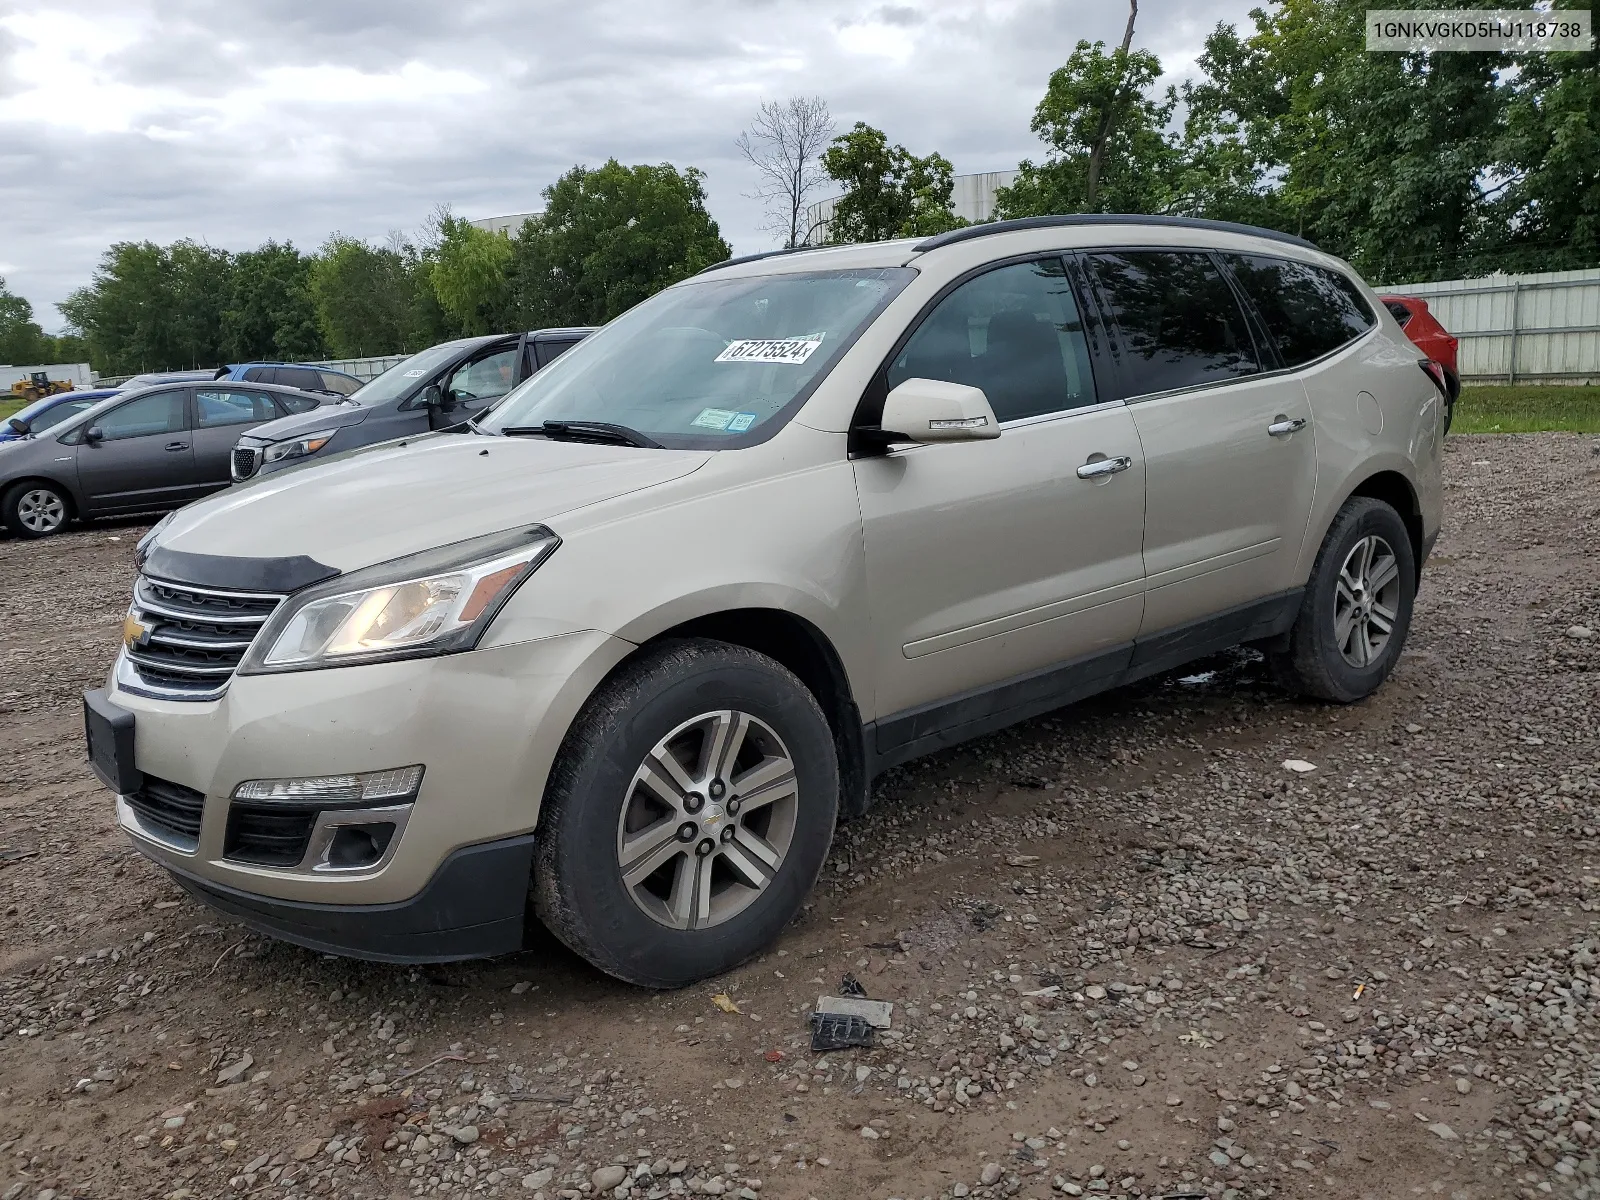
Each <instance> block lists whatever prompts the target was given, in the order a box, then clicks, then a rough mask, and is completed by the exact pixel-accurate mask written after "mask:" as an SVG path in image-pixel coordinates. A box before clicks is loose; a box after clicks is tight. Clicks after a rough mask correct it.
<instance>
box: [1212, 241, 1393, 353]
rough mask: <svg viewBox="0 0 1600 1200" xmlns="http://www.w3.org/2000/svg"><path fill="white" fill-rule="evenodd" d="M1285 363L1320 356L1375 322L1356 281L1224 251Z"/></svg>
mask: <svg viewBox="0 0 1600 1200" xmlns="http://www.w3.org/2000/svg"><path fill="white" fill-rule="evenodd" d="M1222 258H1223V260H1224V261H1225V262H1226V263H1227V264H1228V266H1229V268H1230V269H1231V270H1232V271H1233V274H1234V278H1236V279H1237V280H1238V281H1239V285H1240V286H1241V287H1242V288H1243V289H1244V292H1245V295H1247V296H1249V297H1250V302H1251V303H1252V304H1254V305H1255V306H1256V311H1257V312H1259V313H1260V314H1261V320H1262V322H1263V324H1265V325H1266V327H1267V333H1268V334H1270V335H1271V337H1272V339H1273V341H1274V342H1276V343H1277V346H1278V353H1279V354H1280V355H1282V357H1283V365H1284V366H1286V367H1298V366H1300V365H1301V364H1303V363H1308V362H1310V361H1311V360H1312V359H1315V358H1321V357H1322V356H1323V355H1324V354H1327V353H1329V352H1330V351H1333V350H1337V349H1338V348H1339V347H1340V346H1343V345H1344V344H1345V343H1347V342H1350V341H1353V340H1355V339H1356V338H1358V337H1360V336H1361V335H1362V334H1363V333H1365V332H1366V331H1367V330H1369V329H1371V328H1372V326H1373V320H1374V318H1373V315H1372V310H1371V308H1370V307H1368V305H1367V302H1366V299H1365V297H1363V296H1362V295H1361V292H1360V290H1359V289H1358V288H1357V287H1356V285H1355V283H1354V281H1352V280H1351V279H1350V278H1349V277H1347V276H1346V275H1344V274H1342V273H1341V272H1338V271H1330V270H1329V269H1328V268H1326V267H1318V266H1313V265H1312V264H1310V263H1302V262H1293V261H1291V260H1289V259H1286V258H1271V257H1268V256H1266V255H1254V254H1224V255H1223V256H1222Z"/></svg>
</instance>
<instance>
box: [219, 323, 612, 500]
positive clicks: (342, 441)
mask: <svg viewBox="0 0 1600 1200" xmlns="http://www.w3.org/2000/svg"><path fill="white" fill-rule="evenodd" d="M593 332H594V331H593V330H592V329H587V328H574V329H539V330H534V331H533V332H531V333H502V334H491V335H489V336H487V337H472V338H460V339H458V340H456V341H453V342H441V343H440V344H439V345H437V346H431V347H429V348H428V349H426V350H423V351H420V352H418V353H416V354H413V355H412V356H411V357H410V358H408V359H406V360H405V361H404V362H401V363H396V364H395V365H394V366H392V367H390V368H389V369H388V370H387V371H385V372H384V373H383V374H382V375H380V376H378V377H377V378H376V379H374V380H373V381H372V382H371V383H369V384H367V385H366V387H364V388H362V389H361V390H360V391H358V392H357V393H355V395H353V396H350V397H348V398H347V399H345V400H343V401H342V402H338V403H333V404H329V405H326V406H324V407H322V408H319V409H317V410H316V411H315V412H309V413H306V414H304V415H303V416H297V417H286V418H284V419H283V420H281V421H270V422H268V423H267V424H265V425H261V426H258V427H257V428H255V429H252V430H251V431H250V433H249V434H248V435H247V436H246V437H242V438H240V439H239V442H238V445H236V446H235V447H234V449H233V463H232V468H233V481H234V482H235V483H243V482H245V481H246V480H250V479H254V478H257V477H258V476H260V475H265V474H271V473H272V472H274V471H280V470H283V469H284V468H286V467H292V466H297V465H298V464H300V463H302V462H304V461H306V460H307V459H309V458H312V457H313V456H315V457H317V458H326V457H328V456H330V455H333V454H338V453H340V452H341V451H344V450H354V449H356V448H357V447H359V446H370V445H373V444H374V443H377V442H387V441H390V440H391V439H394V438H402V437H408V436H411V435H414V434H418V433H427V432H428V431H429V430H433V429H448V428H449V427H450V426H452V425H459V424H461V423H462V422H463V421H466V420H468V419H470V418H472V417H474V416H476V415H477V414H478V413H480V412H482V411H483V410H484V409H485V408H486V407H488V406H489V405H490V404H493V403H494V402H495V401H496V400H498V399H499V398H500V397H501V396H504V395H505V394H506V393H507V392H509V391H510V390H511V389H512V388H513V387H515V386H516V385H517V384H519V383H521V382H522V381H523V380H524V379H526V378H528V376H530V375H532V374H533V373H534V372H535V371H538V370H540V369H541V368H543V367H547V366H549V365H550V364H551V363H552V362H554V361H555V360H556V359H557V358H559V357H560V356H561V355H562V354H564V353H565V352H566V351H568V350H570V349H572V347H574V346H576V345H577V344H578V343H579V342H581V341H582V340H583V339H584V338H586V337H588V336H589V334H591V333H593Z"/></svg>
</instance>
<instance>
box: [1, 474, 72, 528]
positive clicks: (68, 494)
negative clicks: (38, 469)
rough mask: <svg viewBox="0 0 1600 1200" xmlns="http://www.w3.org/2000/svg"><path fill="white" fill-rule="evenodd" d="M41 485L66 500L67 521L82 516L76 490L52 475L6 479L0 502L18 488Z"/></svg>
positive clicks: (32, 475) (20, 476) (33, 475)
mask: <svg viewBox="0 0 1600 1200" xmlns="http://www.w3.org/2000/svg"><path fill="white" fill-rule="evenodd" d="M41 483H43V484H48V485H49V486H50V487H53V488H55V489H56V490H57V491H58V492H60V493H61V495H62V498H63V499H65V500H66V502H67V520H69V521H70V520H72V519H73V518H74V517H78V516H81V515H82V514H83V505H82V504H80V503H79V502H78V490H77V489H76V488H74V487H73V486H72V485H71V484H69V483H67V482H66V481H65V480H64V479H60V478H58V477H56V476H54V475H45V474H42V473H38V474H31V475H18V476H17V477H16V478H15V479H8V480H6V482H5V484H4V485H0V500H4V499H5V497H7V496H9V495H11V493H12V492H14V491H16V490H17V489H18V488H20V487H27V486H28V485H29V484H41Z"/></svg>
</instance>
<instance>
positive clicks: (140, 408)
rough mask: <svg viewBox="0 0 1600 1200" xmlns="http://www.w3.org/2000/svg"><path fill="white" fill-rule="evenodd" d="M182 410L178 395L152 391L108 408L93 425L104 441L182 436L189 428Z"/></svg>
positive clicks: (180, 398) (181, 395)
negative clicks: (152, 436) (157, 436)
mask: <svg viewBox="0 0 1600 1200" xmlns="http://www.w3.org/2000/svg"><path fill="white" fill-rule="evenodd" d="M184 407H185V406H184V403H183V393H182V392H152V393H150V394H149V395H148V396H140V397H139V398H138V399H137V400H130V401H129V402H128V403H127V404H123V405H120V406H119V407H117V408H114V409H112V410H111V411H110V412H108V413H106V414H105V415H104V416H102V417H101V418H100V419H99V420H98V421H96V422H95V425H97V426H98V427H99V429H100V435H101V437H102V438H103V439H104V440H105V441H108V442H120V441H122V440H123V439H124V438H136V437H149V436H151V435H152V434H158V433H182V432H183V431H184V430H186V429H188V427H189V421H188V418H187V416H186V415H185V413H184Z"/></svg>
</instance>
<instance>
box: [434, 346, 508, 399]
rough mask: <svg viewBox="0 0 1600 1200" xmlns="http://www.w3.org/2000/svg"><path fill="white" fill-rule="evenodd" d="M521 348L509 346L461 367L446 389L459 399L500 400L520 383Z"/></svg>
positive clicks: (457, 369) (446, 385) (452, 376)
mask: <svg viewBox="0 0 1600 1200" xmlns="http://www.w3.org/2000/svg"><path fill="white" fill-rule="evenodd" d="M516 374H517V348H516V347H515V346H511V347H508V348H507V349H505V350H496V351H495V352H494V353H493V354H486V355H484V356H483V357H482V358H480V359H477V360H476V361H474V362H469V363H467V364H465V365H463V366H460V367H457V368H456V371H455V373H454V374H453V375H451V376H450V380H449V382H448V383H446V384H445V388H444V390H445V391H446V392H447V393H449V394H450V395H452V396H454V397H455V399H457V400H498V399H499V398H500V397H501V396H504V395H505V394H506V393H507V392H509V391H510V390H511V385H512V384H513V383H514V382H516Z"/></svg>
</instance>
